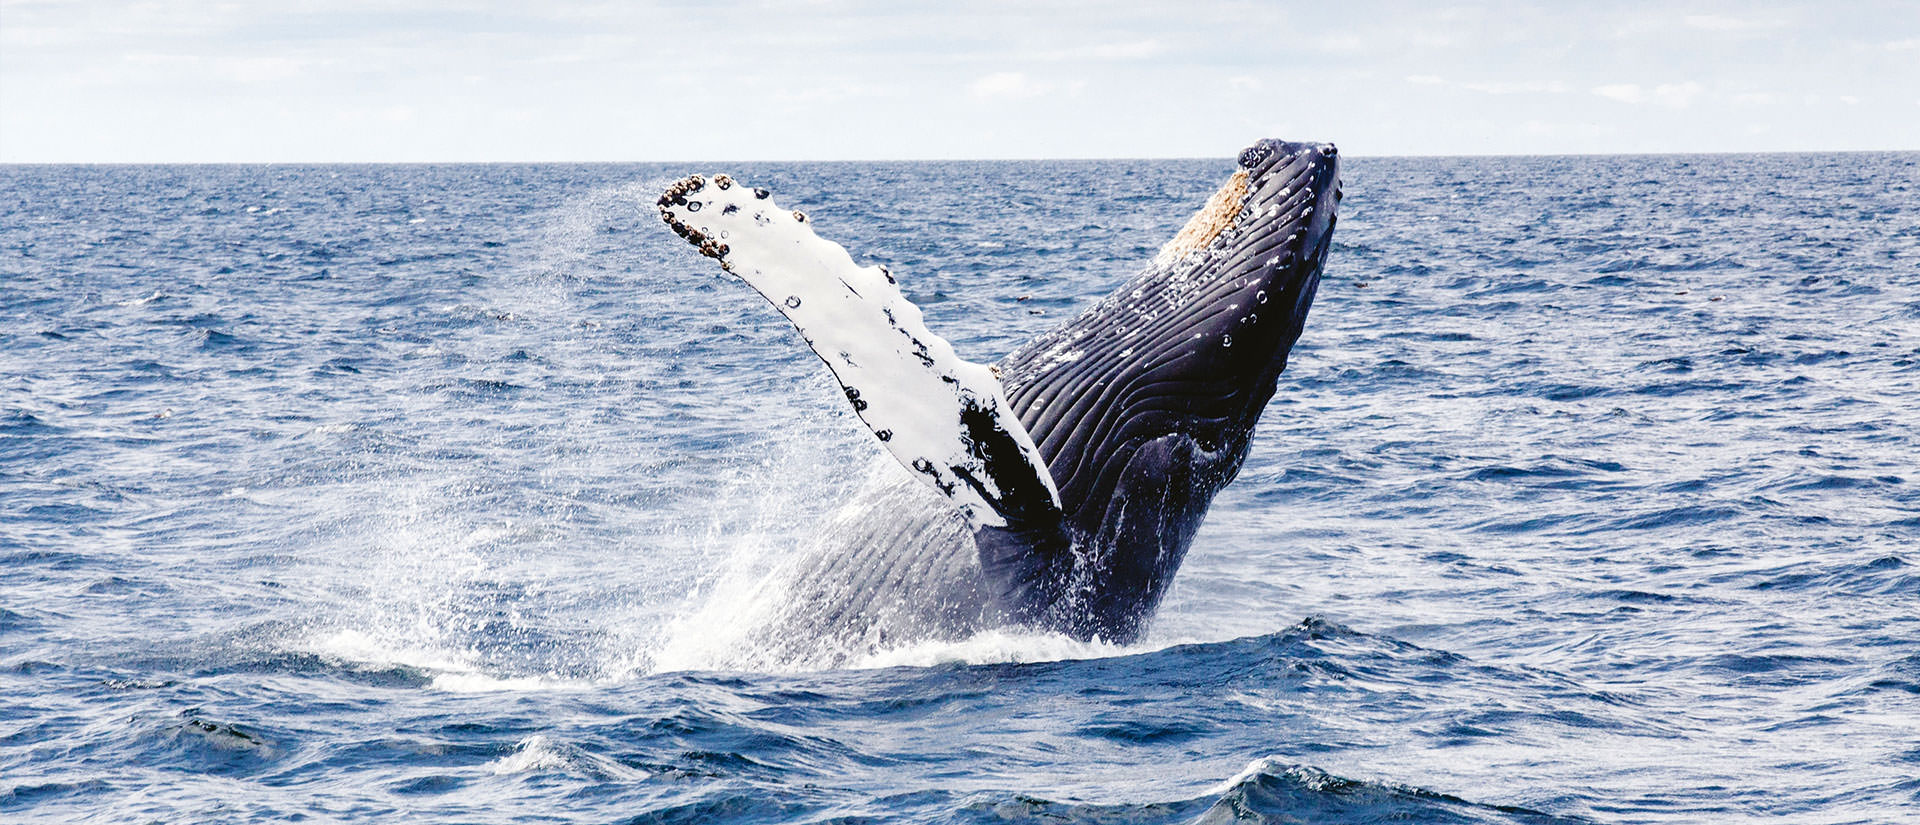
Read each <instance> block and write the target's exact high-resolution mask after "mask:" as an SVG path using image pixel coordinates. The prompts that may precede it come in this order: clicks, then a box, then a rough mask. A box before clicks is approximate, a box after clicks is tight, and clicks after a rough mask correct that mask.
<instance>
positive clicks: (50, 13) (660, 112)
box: [0, 0, 1920, 162]
mask: <svg viewBox="0 0 1920 825" xmlns="http://www.w3.org/2000/svg"><path fill="white" fill-rule="evenodd" d="M1259 137H1282V138H1287V139H1292V140H1315V141H1321V140H1326V141H1335V142H1337V143H1338V144H1339V145H1340V146H1341V148H1342V151H1344V152H1346V153H1347V154H1350V155H1462V154H1465V155H1479V154H1561V153H1638V152H1749V151H1836V150H1881V149H1906V150H1913V149H1920V0H1906V1H1905V2H1892V1H1891V0H1883V1H1881V2H1844V0H1842V1H1841V2H1792V1H1791V0H1789V1H1788V2H1774V3H1738V2H1691V0H1665V1H1664V2H1635V1H1633V0H1585V1H1584V2H1555V3H1545V2H1542V3H1522V2H1478V3H1473V2H1469V3H1457V4H1454V3H1446V2H1444V0H1442V2H1398V1H1394V2H1388V1H1386V0H1380V1H1377V2H1365V1H1364V0H1363V1H1361V2H1315V3H1300V2H1218V3H1216V2H1204V1H1203V0H1187V1H1186V2H1124V0H1110V1H1109V2H1062V1H1057V0H1021V1H1020V2H984V1H982V0H947V2H937V3H933V2H927V3H914V2H894V3H886V2H858V1H857V0H844V1H843V0H818V1H817V2H810V1H809V0H776V1H775V2H727V1H726V0H706V1H705V2H586V1H583V2H573V1H572V0H525V1H524V2H498V3H487V2H476V3H436V2H422V1H421V0H396V1H395V2H356V1H355V0H279V1H278V2H256V3H243V2H214V1H213V0H141V1H140V2H128V1H126V0H0V162H203V161H217V162H362V161H694V160H879V159H933V158H1080V157H1222V156H1230V155H1232V154H1233V153H1234V152H1236V151H1237V150H1238V149H1239V148H1240V147H1242V146H1244V145H1246V144H1247V143H1249V142H1251V141H1252V140H1253V139H1255V138H1259Z"/></svg>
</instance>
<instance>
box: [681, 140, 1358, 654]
mask: <svg viewBox="0 0 1920 825" xmlns="http://www.w3.org/2000/svg"><path fill="white" fill-rule="evenodd" d="M1238 166H1239V168H1238V169H1237V171H1235V172H1234V173H1233V174H1232V176H1231V177H1230V178H1229V179H1228V180H1227V181H1226V183H1225V184H1224V185H1222V186H1221V187H1220V188H1219V190H1218V191H1216V192H1215V193H1214V194H1213V195H1212V197H1211V198H1209V199H1208V201H1207V202H1206V204H1205V205H1204V206H1203V207H1201V209H1200V210H1199V212H1197V213H1196V214H1195V215H1194V216H1193V217H1192V218H1191V219H1190V220H1189V221H1188V222H1187V224H1186V225H1185V227H1184V228H1182V229H1181V230H1180V231H1179V233H1178V234H1177V235H1176V236H1175V237H1174V238H1173V239H1172V240H1171V241H1169V242H1168V243H1167V244H1166V245H1165V246H1164V247H1163V248H1162V249H1161V250H1160V252H1159V253H1158V254H1157V255H1156V256H1155V257H1154V258H1153V259H1152V261H1150V262H1149V263H1148V264H1147V265H1146V267H1145V268H1144V270H1143V271H1141V272H1140V273H1139V274H1138V275H1136V276H1135V277H1133V278H1132V279H1131V280H1129V281H1127V282H1126V284H1125V285H1123V286H1122V287H1120V289H1119V290H1118V291H1116V292H1114V293H1113V294H1111V295H1109V296H1107V297H1106V298H1105V299H1103V300H1101V301H1099V302H1098V303H1096V304H1095V305H1093V306H1092V307H1090V308H1088V309H1087V310H1085V311H1084V312H1083V313H1081V314H1080V315H1079V316H1078V317H1076V318H1074V319H1073V320H1071V321H1069V322H1067V323H1066V324H1064V325H1062V326H1060V327H1059V328H1057V329H1054V330H1053V331H1051V332H1048V333H1046V334H1044V335H1041V336H1040V337H1038V338H1036V339H1034V340H1033V341H1031V342H1029V343H1027V344H1025V345H1024V346H1021V347H1020V348H1018V349H1017V350H1016V351H1014V352H1013V353H1011V354H1009V355H1007V356H1006V357H1005V358H1004V359H1002V360H1001V361H1000V362H999V363H998V364H997V365H994V366H992V367H988V366H983V365H980V364H976V363H972V362H969V361H967V360H965V359H962V358H961V357H960V356H959V355H957V354H956V353H955V352H954V350H953V347H952V346H951V345H949V344H948V342H947V341H945V340H944V339H942V338H940V337H939V336H938V335H936V334H934V333H933V332H932V331H930V330H928V329H927V328H926V327H925V325H924V324H923V323H922V321H921V313H920V310H919V308H918V307H915V306H914V305H913V304H912V303H910V302H908V301H907V300H906V299H905V297H903V296H902V295H901V293H900V290H899V288H898V286H897V281H896V279H895V276H894V275H893V273H891V272H890V271H888V270H887V269H886V268H885V267H880V266H864V267H863V266H860V265H858V264H856V263H855V262H854V261H853V259H852V256H851V255H850V254H849V253H848V252H847V251H846V250H845V249H843V248H842V247H840V246H839V245H838V244H835V243H833V242H831V241H828V240H825V239H822V238H820V237H819V236H817V235H816V234H814V231H813V229H812V224H811V223H810V222H809V220H808V219H807V217H806V216H805V215H804V214H802V213H800V212H797V211H788V210H783V209H780V208H778V207H776V206H775V205H774V201H773V200H772V197H771V194H770V193H769V192H767V190H765V189H756V188H751V187H748V186H745V185H742V184H741V183H739V182H736V181H734V180H733V179H732V178H730V177H728V176H726V175H715V176H713V177H712V178H710V179H709V178H705V177H701V176H693V177H689V178H686V179H684V180H681V181H679V182H677V183H675V184H673V185H672V186H670V187H669V188H668V189H667V190H666V192H665V193H663V194H662V195H661V196H660V198H659V200H658V206H659V209H660V215H661V218H662V219H663V220H664V221H665V222H666V223H667V225H668V226H669V227H671V228H672V229H673V231H674V232H676V233H677V234H679V235H680V236H681V237H682V238H683V239H685V240H686V241H687V242H688V243H690V244H692V245H693V246H695V247H696V248H698V249H699V250H700V251H701V252H702V253H703V254H705V255H707V256H708V257H711V258H715V259H717V260H718V261H719V262H720V265H721V267H722V268H723V269H725V270H726V271H728V272H730V273H732V274H733V275H735V276H737V277H739V278H740V279H741V280H743V281H745V282H747V284H749V285H750V286H752V287H753V288H754V289H755V290H757V291H759V292H760V294H761V295H762V296H764V297H765V298H766V299H767V300H768V301H769V302H770V303H772V304H773V306H774V307H775V308H776V309H778V310H779V311H780V312H781V313H782V314H784V315H785V316H786V317H787V318H788V319H789V320H790V321H792V322H793V324H794V326H795V327H797V328H798V329H799V331H800V333H801V335H802V337H803V338H804V339H805V340H806V342H807V344H808V345H809V346H810V347H811V348H812V349H813V351H814V353H815V354H816V355H818V356H819V357H820V359H821V360H822V361H824V362H825V363H826V365H827V367H828V368H829V369H830V370H831V371H832V373H833V375H834V377H835V379H836V380H838V382H839V383H840V385H841V387H842V389H843V390H844V392H845V394H846V397H847V400H848V403H849V404H851V405H852V407H853V410H854V412H855V413H856V414H857V415H858V417H859V418H860V420H861V421H862V422H863V423H864V424H865V425H866V426H867V427H868V429H869V430H871V431H872V433H873V435H874V436H875V437H876V438H877V439H878V440H879V441H880V443H881V446H882V447H883V448H885V450H886V451H887V452H888V453H889V454H890V455H891V457H892V458H893V459H894V461H895V462H897V463H898V465H899V466H900V467H905V468H906V470H907V471H906V472H904V473H902V472H900V470H899V469H898V468H897V467H891V466H887V467H881V468H879V472H878V473H877V475H876V480H873V481H871V482H870V483H869V484H868V489H866V490H865V491H863V492H862V494H861V495H860V497H859V500H858V501H856V502H853V503H851V504H849V506H847V507H846V508H844V509H843V510H842V512H841V514H840V515H839V516H838V517H837V518H836V519H835V521H834V522H833V523H832V524H830V525H829V526H828V529H827V530H826V531H825V533H824V534H823V535H822V536H821V541H820V542H819V544H820V546H819V547H818V548H816V550H815V551H814V552H812V553H811V554H809V555H807V556H806V557H805V558H803V559H799V560H796V561H795V562H794V563H793V564H791V565H789V566H788V567H787V568H786V569H785V570H784V571H782V574H781V576H780V581H779V582H778V583H777V584H778V587H779V588H780V589H781V591H782V592H781V593H779V594H778V595H777V596H773V597H770V598H772V599H774V600H777V601H778V602H779V604H780V608H779V609H778V610H774V611H771V612H770V615H768V616H765V617H763V620H761V621H760V622H759V625H760V626H759V628H758V630H757V632H756V635H757V643H758V644H761V645H763V646H767V647H777V648H788V649H791V648H795V647H796V646H800V645H803V644H805V645H810V646H811V647H812V648H813V649H814V650H815V651H816V655H815V656H814V657H813V658H816V659H818V658H819V656H818V654H817V651H820V650H829V651H833V653H829V654H828V658H829V659H833V658H835V654H837V655H838V657H839V658H845V657H846V656H851V655H858V654H860V653H862V652H869V651H872V650H875V649H877V648H881V647H884V646H889V645H894V644H899V643H902V642H908V641H914V640H919V639H928V638H958V637H963V636H965V635H968V634H971V633H974V632H977V631H980V630H983V629H988V628H995V627H1023V628H1030V629H1035V630H1040V631H1049V632H1058V633H1063V634H1066V635H1068V636H1071V637H1074V638H1076V639H1081V640H1089V639H1100V640H1104V641H1107V642H1116V643H1127V642H1131V641H1133V640H1135V639H1137V638H1138V637H1139V636H1140V635H1141V634H1142V633H1143V632H1144V630H1145V628H1146V626H1147V624H1148V622H1149V621H1150V620H1151V618H1152V616H1153V613H1154V611H1155V609H1156V608H1157V606H1158V605H1159V603H1160V600H1161V597H1162V596H1163V595H1164V594H1165V593H1166V591H1167V586H1168V584H1169V582H1170V581H1171V580H1172V578H1173V575H1174V573H1175V571H1176V570H1177V569H1178V568H1179V566H1180V563H1181V561H1182V560H1183V559H1184V557H1185V555H1186V552H1187V548H1188V546H1189V544H1190V543H1191V542H1192V540H1193V536H1194V533H1195V531H1196V530H1198V528H1199V526H1200V522H1201V519H1202V517H1203V516H1204V515H1205V513H1206V510H1207V506H1208V504H1209V503H1210V502H1211V501H1212V499H1213V497H1214V495H1215V494H1216V493H1217V492H1219V491H1220V489H1221V488H1222V487H1224V486H1225V485H1226V484H1227V483H1228V482H1229V481H1231V480H1232V479H1233V477H1234V475H1235V474H1236V473H1237V472H1238V471H1239V469H1240V466H1241V463H1242V462H1243V461H1244V460H1245V458H1246V455H1247V450H1248V445H1249V443H1250V441H1251V438H1252V434H1253V427H1254V424H1255V423H1256V422H1257V421H1258V420H1259V418H1260V414H1261V411H1262V410H1263V409H1264V408H1265V407H1266V404H1267V402H1268V401H1269V400H1270V399H1271V398H1272V397H1273V394H1274V392H1275V389H1276V386H1277V380H1278V378H1279V375H1280V372H1281V370H1283V369H1284V368H1285V367H1286V363H1287V355H1288V353H1289V351H1290V350H1291V349H1292V347H1293V344H1294V342H1295V341H1296V340H1297V339H1298V338H1299V336H1300V333H1301V329H1302V327H1303V325H1304V323H1305V321H1306V317H1307V310H1308V308H1309V307H1310V306H1311V304H1312V302H1313V296H1314V292H1315V289H1316V288H1317V287H1318V285H1319V281H1320V273H1321V269H1322V267H1323V265H1324V263H1325V261H1326V258H1327V252H1328V248H1329V246H1330V244H1331V239H1332V236H1333V228H1334V212H1335V206H1336V204H1337V203H1338V202H1339V199H1340V197H1341V189H1340V175H1339V162H1338V154H1337V151H1336V150H1335V148H1334V146H1333V145H1332V144H1323V143H1292V142H1284V141H1278V140H1262V141H1260V142H1258V143H1256V144H1254V145H1253V146H1251V147H1248V148H1247V149H1246V150H1245V151H1243V152H1241V154H1240V156H1239V164H1238ZM889 464H890V463H889ZM928 490H931V491H933V493H935V494H937V495H935V494H929V493H928V492H927V491H928ZM943 499H944V500H943ZM801 639H805V640H807V641H806V642H804V643H803V642H801V641H799V640H801ZM773 658H774V659H781V658H783V656H782V655H781V654H778V653H775V654H773Z"/></svg>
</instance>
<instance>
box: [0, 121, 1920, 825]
mask: <svg viewBox="0 0 1920 825" xmlns="http://www.w3.org/2000/svg"><path fill="white" fill-rule="evenodd" d="M1230 168H1231V167H1230V161H1228V160H1224V159H1223V160H1220V161H1205V162H1200V161H1123V162H1118V161H1115V162H1033V163H906V164H779V165H770V164H759V165H755V164H742V165H720V166H714V167H712V168H688V167H679V166H676V167H665V166H606V165H600V166H563V165H536V166H269V167H197V166H192V167H190V166H155V167H22V166H9V167H0V322H4V323H0V820H5V821H8V822H16V821H76V822H100V823H109V822H111V823H118V822H126V821H155V822H280V821H295V820H305V821H333V820H346V819H371V820H380V821H450V822H451V821H458V822H688V823H709V822H723V823H724V822H838V823H858V822H895V821H902V822H954V823H971V822H1048V823H1055V822H1099V823H1122V822H1205V823H1225V822H1379V821H1414V822H1485V823H1516V822H1524V823H1539V822H1563V821H1573V822H1581V821H1597V822H1749V821H1750V822H1781V821H1787V822H1797V823H1837V822H1862V823H1866V822H1872V823H1886V822H1897V821H1913V820H1914V819H1916V818H1920V780H1916V779H1915V777H1916V776H1920V567H1916V565H1920V550H1916V547H1920V541H1917V539H1920V423H1917V422H1920V154H1914V153H1905V154H1845V155H1779V156H1772V155H1769V156H1700V157H1591V158H1491V159H1368V158H1360V159H1349V160H1348V161H1347V162H1346V164H1345V179H1346V198H1345V200H1344V201H1343V202H1342V205H1341V220H1340V226H1339V229H1338V231H1337V233H1336V237H1335V241H1336V244H1335V248H1334V250H1333V253H1332V256H1331V259H1330V262H1329V264H1328V268H1327V272H1326V279H1325V282H1324V285H1323V286H1322V287H1321V291H1320V296H1319V299H1318V302H1317V304H1316V306H1315V307H1314V310H1313V314H1312V316H1311V318H1310V319H1309V322H1308V325H1307V332H1306V335H1305V336H1304V337H1303V338H1302V339H1301V342H1300V345H1299V347H1298V348H1297V349H1296V350H1295V352H1294V356H1293V359H1292V362H1291V366H1290V367H1289V368H1288V370H1287V373H1286V374H1285V375H1284V376H1282V379H1281V385H1280V390H1279V395H1278V396H1277V397H1276V399H1275V402H1274V403H1273V405H1272V406H1271V407H1270V408H1269V409H1268V411H1267V415H1266V417H1265V419H1264V420H1263V423H1262V425H1261V429H1260V431H1259V434H1258V437H1257V439H1256V443H1255V445H1254V450H1253V455H1252V457H1251V459H1250V460H1249V461H1248V463H1247V465H1246V468H1245V470H1244V471H1243V472H1242V473H1241V475H1240V478H1239V480H1238V481H1237V482H1235V483H1234V484H1233V485H1232V486H1231V487H1229V488H1228V489H1227V490H1226V491H1225V492H1224V493H1223V494H1222V495H1221V497H1220V498H1219V500H1218V501H1217V503H1216V504H1215V506H1214V508H1213V511H1212V513H1211V515H1210V516H1209V518H1208V521H1207V524H1206V526H1205V528H1204V529H1203V530H1202V531H1201V533H1200V536H1199V539H1198V540H1197V541H1196V543H1195V545H1194V548H1193V551H1192V553H1191V555H1190V556H1189V558H1188V561H1187V563H1186V566H1185V569H1184V570H1183V571H1182V572H1181V573H1180V575H1179V578H1178V579H1177V581H1176V582H1175V585H1174V589H1173V592H1172V593H1171V595H1170V596H1169V597H1168V599H1167V602H1166V603H1165V605H1164V606H1163V608H1162V610H1161V612H1160V616H1159V619H1158V622H1157V623H1156V624H1155V626H1154V628H1153V630H1152V632H1151V633H1150V634H1149V636H1148V638H1147V640H1146V641H1145V642H1144V643H1142V644H1138V645H1135V646H1132V647H1127V648H1117V647H1112V646H1105V645H1100V644H1097V643H1090V644H1082V643H1077V642H1072V641H1070V640H1066V639H1061V638H1048V637H1044V636H1035V635H1032V634H1022V633H1017V632H1013V633H993V634H986V635H983V636H981V637H978V638H975V639H970V640H967V641H965V642H961V643H951V644H927V645H918V646H911V647H908V648H903V649H900V650H893V651H883V652H882V653H881V654H879V655H876V656H874V657H872V659H871V660H870V661H864V662H862V663H861V664H862V665H863V666H862V667H858V668H850V669H838V670H820V669H814V670H808V669H800V670H797V671H793V672H782V673H743V672H728V671H724V670H716V669H712V668H711V667H709V666H704V665H703V662H715V661H721V660H723V659H724V658H725V657H724V655H723V654H724V652H725V651H716V650H713V649H712V647H713V643H712V641H711V639H712V638H713V636H712V634H710V633H709V632H708V628H707V627H706V626H705V625H704V624H703V623H704V622H705V621H706V620H707V619H706V618H705V617H707V616H710V615H711V614H712V613H713V612H714V610H715V609H716V607H726V606H727V601H728V600H729V599H735V598H738V594H739V593H740V592H742V587H741V583H742V582H751V581H754V580H755V578H756V577H757V576H761V575H765V571H767V570H768V569H770V568H771V567H772V566H773V565H774V564H775V563H777V562H778V561H779V560H781V559H783V558H786V557H788V556H790V555H791V554H793V553H795V552H800V551H801V549H802V548H804V547H805V546H806V545H807V542H808V540H809V537H810V536H812V535H813V531H814V530H816V529H818V528H819V525H820V523H821V522H822V521H823V520H824V517H825V516H826V515H827V514H828V511H829V510H831V508H832V506H833V502H835V501H836V500H838V499H840V498H842V497H844V496H846V495H848V494H849V492H850V490H851V489H852V487H853V486H854V485H855V484H856V482H857V480H858V477H859V475H860V474H861V473H862V472H863V471H864V470H865V468H866V467H868V466H869V464H870V462H872V461H873V460H874V456H875V454H876V452H877V448H876V447H875V446H874V444H873V443H871V439H870V438H869V437H867V436H866V435H865V434H864V432H863V431H862V430H861V429H860V428H859V427H858V426H857V424H856V422H854V421H853V420H852V418H851V416H850V414H849V413H848V411H846V410H845V409H844V406H845V405H844V402H843V401H842V400H841V399H839V398H838V396H837V394H836V393H835V392H834V387H833V385H832V382H830V381H829V380H827V378H826V376H825V374H824V371H823V370H822V368H821V365H820V364H819V363H818V362H817V361H815V360H814V359H813V358H812V357H811V356H810V355H808V354H807V353H806V352H805V350H804V348H803V346H802V344H801V342H800V341H799V339H798V336H797V335H796V334H795V333H794V332H793V331H792V330H791V328H790V327H788V326H787V325H786V324H785V322H784V321H782V320H781V319H780V318H779V317H778V316H777V315H776V314H775V313H773V312H772V311H771V310H770V308H768V307H766V306H765V305H764V302H763V301H761V299H760V298H758V297H757V296H756V295H754V294H753V293H752V292H751V291H750V290H748V289H746V288H745V287H744V286H743V285H741V284H738V283H735V282H732V281H730V280H729V279H727V278H726V277H725V276H724V275H722V274H721V273H720V272H719V270H718V268H717V267H715V266H713V265H712V262H710V261H707V260H705V259H702V258H699V257H698V256H697V255H695V254H693V253H692V251H691V250H689V249H687V248H685V246H684V245H683V244H682V243H681V242H680V241H679V240H678V239H677V238H675V237H673V236H672V235H671V234H670V233H668V232H667V231H666V230H665V228H664V227H663V226H662V225H661V224H660V223H659V221H658V220H657V218H656V217H655V215H654V212H653V206H652V200H653V196H654V194H655V193H656V192H657V191H658V189H659V187H660V186H662V185H664V184H665V183H667V182H669V181H670V180H672V179H674V178H676V177H678V176H680V175H682V174H685V173H688V172H696V171H698V172H713V171H732V172H734V173H735V174H736V176H738V177H740V178H741V179H743V180H746V181H749V182H751V183H754V184H757V185H763V186H767V187H769V188H772V189H774V190H775V191H776V192H777V193H779V196H780V197H781V199H782V203H783V205H789V204H790V205H792V206H795V207H799V208H802V209H804V210H806V211H807V212H808V213H809V214H810V216H811V217H812V219H813V221H814V222H815V224H816V226H817V227H818V228H819V230H820V231H821V232H822V233H823V234H824V235H826V236H828V237H831V238H834V239H836V240H839V241H841V242H843V243H845V244H846V245H847V246H849V247H850V248H851V249H853V250H855V252H856V254H857V255H858V257H860V258H861V259H862V260H863V261H868V262H875V263H885V264H888V265H889V266H891V267H892V269H893V271H894V272H895V273H897V274H899V275H900V276H902V282H903V284H904V287H905V289H906V290H907V292H908V294H909V296H910V297H912V298H913V299H914V300H915V301H917V302H918V303H920V305H921V306H922V307H924V308H925V309H926V312H927V315H928V320H929V324H930V325H931V326H932V327H933V328H935V329H937V330H941V331H942V332H944V333H945V334H947V335H948V337H950V338H951V339H953V340H954V342H955V343H956V345H957V346H958V347H959V348H960V351H961V352H962V353H963V354H966V355H968V356H970V357H972V358H974V359H975V360H983V361H984V360H991V359H993V358H997V357H998V356H999V355H1001V354H1003V353H1005V352H1006V351H1008V350H1009V349H1011V348H1012V347H1013V346H1014V345H1015V344H1017V343H1018V342H1020V341H1022V340H1025V339H1026V338H1028V337H1029V336H1031V335H1033V334H1035V333H1036V332H1038V331H1040V330H1043V329H1046V328H1047V327H1049V326H1050V325H1052V324H1055V323H1058V322H1060V321H1061V320H1064V318H1066V317H1068V316H1070V315H1071V314H1072V313H1073V312H1075V311H1076V309H1077V308H1079V307H1081V306H1084V305H1085V304H1087V303H1088V302H1090V301H1091V300H1093V299H1095V298H1097V297H1098V296H1100V295H1102V294H1104V293H1105V292H1106V291H1107V290H1109V289H1111V288H1112V287H1113V286H1115V285H1116V284H1117V283H1118V282H1119V281H1120V280H1121V279H1123V278H1124V277H1125V276H1127V275H1129V274H1130V273H1131V271H1132V270H1133V267H1134V265H1135V264H1137V263H1138V262H1141V261H1143V260H1145V259H1146V258H1147V257H1149V256H1150V255H1151V254H1152V251H1153V250H1154V249H1156V248H1157V247H1158V245H1159V244H1160V243H1161V242H1162V241H1163V240H1165V239H1166V238H1167V237H1169V236H1170V235H1171V234H1172V233H1173V231H1174V230H1175V229H1176V228H1177V227H1178V226H1179V225H1180V224H1181V223H1182V222H1183V221H1184V220H1185V218H1186V216H1187V214H1188V213H1189V212H1190V211H1191V210H1192V209H1194V208H1197V207H1198V205H1199V204H1200V203H1201V201H1203V200H1204V199H1205V197H1206V195H1207V194H1208V193H1209V192H1210V191H1211V190H1212V189H1213V187H1214V186H1215V185H1216V184H1218V183H1219V181H1220V180H1221V179H1222V178H1224V177H1225V175H1226V174H1227V173H1228V172H1229V171H1230Z"/></svg>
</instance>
